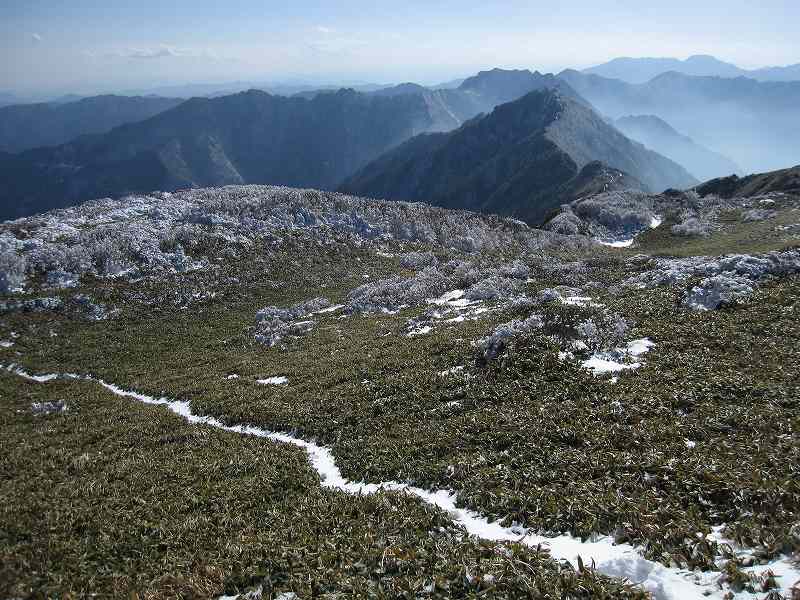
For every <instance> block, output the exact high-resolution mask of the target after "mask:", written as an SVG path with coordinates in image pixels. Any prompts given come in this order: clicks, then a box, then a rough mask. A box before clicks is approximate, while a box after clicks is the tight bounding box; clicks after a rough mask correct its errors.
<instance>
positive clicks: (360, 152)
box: [0, 70, 577, 218]
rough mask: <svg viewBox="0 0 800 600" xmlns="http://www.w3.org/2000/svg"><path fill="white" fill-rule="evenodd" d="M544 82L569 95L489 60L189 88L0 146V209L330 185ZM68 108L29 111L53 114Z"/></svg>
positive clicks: (546, 78)
mask: <svg viewBox="0 0 800 600" xmlns="http://www.w3.org/2000/svg"><path fill="white" fill-rule="evenodd" d="M548 86H552V87H555V88H560V89H562V90H563V92H564V93H565V94H570V95H572V96H575V97H577V95H576V94H575V92H574V91H572V90H570V89H569V86H568V85H567V84H566V83H564V82H563V81H561V80H559V79H557V78H555V77H554V76H553V75H541V74H539V73H531V72H529V71H500V70H494V71H487V72H484V73H480V74H478V75H476V76H475V77H472V78H470V79H468V80H466V81H464V82H463V83H462V84H461V85H460V86H459V87H458V88H457V89H455V90H428V89H427V88H423V87H421V86H414V85H413V84H407V85H404V86H396V87H394V88H392V89H389V90H383V91H374V92H372V93H369V94H364V93H358V92H355V91H354V90H339V91H337V92H327V91H325V92H319V93H314V94H311V95H310V97H300V96H294V97H284V96H273V95H270V94H267V93H265V92H260V91H256V90H251V91H249V92H245V93H240V94H235V95H231V96H223V97H220V98H214V99H207V98H194V99H191V100H188V101H186V102H184V103H181V104H179V105H178V106H176V107H174V108H172V109H170V110H167V111H166V112H162V113H160V114H158V115H156V116H155V117H152V118H150V119H146V120H143V121H138V122H134V123H128V124H126V125H123V126H120V127H117V128H116V129H113V130H111V131H110V132H108V133H105V134H102V135H93V136H83V137H79V138H77V139H75V140H73V141H71V142H69V143H66V144H62V145H60V146H55V147H43V148H37V149H32V150H28V151H25V152H22V153H20V154H17V155H2V156H0V203H2V209H0V218H10V217H14V216H21V215H25V214H31V213H33V212H39V211H41V210H46V209H49V208H54V207H60V206H68V205H72V204H75V203H78V202H81V201H83V200H87V199H90V198H95V197H101V196H119V195H123V194H125V193H130V192H147V191H150V190H166V191H169V190H174V189H179V188H186V187H198V186H215V185H226V184H232V183H272V184H281V185H289V186H298V187H314V188H320V189H334V188H336V187H337V186H338V185H339V184H341V183H342V182H343V181H344V180H345V178H346V177H348V176H350V175H352V174H353V173H355V172H356V171H357V170H358V169H359V168H361V167H363V166H364V165H365V164H367V163H368V162H369V161H372V160H374V159H375V158H377V157H378V156H380V155H381V154H383V153H384V152H385V151H387V150H389V149H391V148H392V147H394V146H396V145H398V144H400V143H402V142H404V141H406V140H407V139H409V138H411V137H413V136H414V135H417V134H419V133H422V132H428V131H446V130H452V129H454V128H456V127H458V126H459V125H460V124H461V123H462V122H463V121H464V120H466V119H469V118H472V117H474V116H475V115H477V114H479V113H480V112H483V111H491V110H492V109H493V108H494V106H495V105H496V104H497V103H500V102H504V101H506V100H507V99H514V98H516V97H518V96H519V95H521V94H524V93H526V92H527V91H530V90H531V89H542V88H545V87H548ZM95 101H97V99H86V100H82V101H81V102H78V103H75V104H76V105H83V104H84V103H90V102H95ZM74 108H75V106H74V105H63V106H61V107H51V108H42V107H35V108H29V110H32V111H35V110H41V111H43V112H44V114H54V115H64V114H67V112H68V111H72V110H74ZM11 112H14V111H11ZM14 114H16V113H14ZM0 115H2V112H0ZM63 127H64V125H63V124H62V126H61V128H62V129H63ZM10 129H12V128H10ZM53 129H56V128H53ZM0 131H2V128H0ZM14 131H18V129H16V130H14ZM50 133H52V134H54V133H55V132H54V131H53V132H50ZM83 133H85V131H84V132H83Z"/></svg>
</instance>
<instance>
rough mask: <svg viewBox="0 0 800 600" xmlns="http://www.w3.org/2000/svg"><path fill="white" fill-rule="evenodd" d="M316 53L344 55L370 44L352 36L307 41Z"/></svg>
mask: <svg viewBox="0 0 800 600" xmlns="http://www.w3.org/2000/svg"><path fill="white" fill-rule="evenodd" d="M306 45H307V46H308V48H309V49H310V50H311V51H312V52H314V53H315V54H329V55H344V54H352V53H354V52H357V51H358V50H360V49H362V48H364V47H365V46H368V45H369V42H368V41H366V40H363V39H359V38H351V37H327V36H326V37H324V38H319V39H316V40H310V41H308V42H307V43H306Z"/></svg>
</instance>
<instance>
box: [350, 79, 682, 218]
mask: <svg viewBox="0 0 800 600" xmlns="http://www.w3.org/2000/svg"><path fill="white" fill-rule="evenodd" d="M595 161H600V162H602V163H604V164H606V165H608V166H610V167H612V168H613V169H619V170H621V171H623V172H625V173H627V174H628V175H629V176H631V177H633V178H635V179H636V180H638V181H641V182H642V184H644V186H645V187H646V188H649V189H651V190H659V191H660V190H663V189H665V188H668V187H688V186H690V185H692V182H693V181H695V180H694V179H693V178H692V177H691V175H689V174H688V173H687V172H686V171H685V170H684V169H683V168H682V167H680V166H679V165H677V164H675V163H673V162H672V161H670V160H669V159H666V158H664V157H662V156H659V155H658V154H656V153H654V152H652V151H649V150H647V149H645V148H644V147H643V146H641V145H639V144H636V143H634V142H631V141H630V140H628V139H627V138H626V137H625V136H624V135H622V134H621V133H620V132H619V131H617V130H616V129H614V128H613V127H611V126H609V125H608V124H606V123H605V122H604V121H603V120H602V118H600V117H599V116H598V115H597V114H596V113H594V112H593V111H592V110H591V109H590V108H588V107H587V106H585V105H584V104H583V103H581V102H579V101H576V100H573V99H572V98H569V97H566V96H565V95H564V94H563V93H561V92H559V91H554V90H542V91H538V92H532V93H530V94H528V95H527V96H525V97H523V98H521V99H520V100H517V101H515V102H511V103H508V104H504V105H501V106H499V107H497V108H496V109H495V110H494V111H493V112H492V113H491V114H490V115H487V116H485V117H483V118H476V119H474V120H473V121H470V122H468V123H467V124H465V125H464V126H463V127H461V128H460V129H458V130H456V131H454V132H451V133H449V134H428V135H423V136H419V137H417V138H415V139H412V140H410V141H409V142H407V143H405V144H403V145H402V146H400V147H398V148H397V149H395V150H394V151H392V152H389V153H388V154H387V155H385V156H383V157H381V158H379V159H377V160H376V161H374V162H373V163H371V164H370V165H368V166H366V167H365V168H364V169H362V170H361V171H360V172H359V173H357V174H356V175H354V176H353V177H351V178H350V179H348V181H346V182H345V183H344V185H343V186H342V187H341V189H342V190H343V191H347V192H349V193H355V194H358V195H362V196H371V197H377V198H389V199H394V200H411V199H415V200H421V201H425V202H430V203H432V204H435V205H438V206H445V207H448V208H467V209H470V210H479V211H482V212H493V213H498V214H503V215H512V216H514V217H517V218H521V219H524V220H526V221H528V222H532V223H536V222H538V221H539V220H540V219H542V218H543V217H544V216H545V215H546V214H547V213H548V212H549V211H550V210H552V209H553V208H554V207H556V206H558V205H559V204H561V203H562V202H563V201H565V200H566V199H568V198H571V197H572V194H573V193H574V191H573V189H572V182H573V181H574V180H575V178H576V177H577V176H578V175H579V173H580V171H581V170H582V169H583V168H584V167H586V166H587V165H589V164H590V163H593V162H595ZM584 176H585V174H584ZM584 179H585V177H584ZM580 185H581V186H585V185H586V183H585V181H583V182H582V183H581V184H580Z"/></svg>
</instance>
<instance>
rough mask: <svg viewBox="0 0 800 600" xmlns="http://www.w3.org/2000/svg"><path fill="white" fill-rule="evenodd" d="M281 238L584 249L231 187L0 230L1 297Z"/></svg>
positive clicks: (332, 197) (319, 198)
mask: <svg viewBox="0 0 800 600" xmlns="http://www.w3.org/2000/svg"><path fill="white" fill-rule="evenodd" d="M20 231H24V232H25V233H24V235H22V234H20V233H19V232H20ZM286 234H301V235H313V237H314V239H315V240H317V241H319V242H321V243H322V244H323V245H327V244H330V243H333V241H334V240H336V239H337V238H338V239H346V240H347V241H348V242H350V243H352V244H355V245H361V244H364V243H367V242H371V241H374V242H376V243H380V244H383V243H385V242H387V241H395V242H420V243H426V244H432V245H435V246H438V247H442V248H453V249H456V250H459V251H464V252H482V251H492V250H497V249H501V248H508V247H509V246H512V245H516V246H518V247H519V248H520V249H524V250H528V251H534V250H540V249H542V248H545V247H547V246H550V245H554V244H557V245H559V246H567V247H572V248H578V247H586V246H587V241H586V240H584V239H581V238H578V237H569V238H568V237H562V236H559V235H556V234H553V233H550V232H544V231H539V230H535V229H531V228H529V227H528V226H526V225H525V224H524V223H521V222H519V221H515V220H513V219H502V218H499V217H493V216H486V215H477V214H471V213H466V212H456V211H446V210H443V209H439V208H434V207H431V206H427V205H424V204H411V203H404V202H383V201H379V200H367V199H360V198H354V197H351V196H345V195H342V194H336V193H332V192H320V191H315V190H299V189H292V188H282V187H273V186H229V187H224V188H210V189H200V190H187V191H183V192H178V193H174V194H165V193H159V194H153V195H148V196H131V197H127V198H123V199H120V200H110V199H104V200H95V201H92V202H87V203H85V204H82V205H79V206H75V207H70V208H66V209H62V210H57V211H51V212H48V213H45V214H42V215H35V216H32V217H27V218H23V219H18V220H16V221H12V222H7V223H3V224H0V293H4V294H7V293H13V292H15V291H18V290H20V289H22V288H23V287H24V285H25V284H26V282H28V281H29V280H30V279H31V278H32V277H34V276H35V275H37V274H40V273H45V274H46V273H51V272H52V273H58V275H57V276H55V275H54V276H53V279H52V282H51V283H52V285H53V286H56V287H57V286H63V285H73V282H75V281H78V280H79V278H80V277H81V276H82V275H84V274H93V275H96V276H99V277H126V278H130V279H136V278H139V277H142V276H149V275H158V274H163V273H178V274H180V273H187V272H190V271H192V270H196V269H206V268H209V263H208V261H207V260H206V258H205V257H203V256H199V257H198V256H197V253H198V252H200V253H202V252H204V251H205V250H204V249H207V248H215V247H216V248H219V247H224V248H226V251H228V252H232V253H234V254H235V253H236V252H238V251H241V250H244V249H248V248H253V247H255V246H256V245H257V244H258V243H260V242H262V241H264V240H266V241H268V242H271V241H274V240H275V239H276V237H277V238H280V237H281V236H283V235H286ZM18 235H19V237H18ZM190 255H191V256H190ZM418 258H419V260H421V261H423V262H424V261H430V257H427V256H426V257H424V258H423V257H418ZM408 260H410V261H412V262H413V259H408ZM418 264H420V263H418Z"/></svg>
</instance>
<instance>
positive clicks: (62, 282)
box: [45, 270, 78, 289]
mask: <svg viewBox="0 0 800 600" xmlns="http://www.w3.org/2000/svg"><path fill="white" fill-rule="evenodd" d="M45 285H47V287H52V288H57V289H67V288H73V287H76V286H77V285H78V277H77V276H76V275H75V274H74V273H67V272H66V271H61V270H55V271H48V273H47V276H46V277H45Z"/></svg>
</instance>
